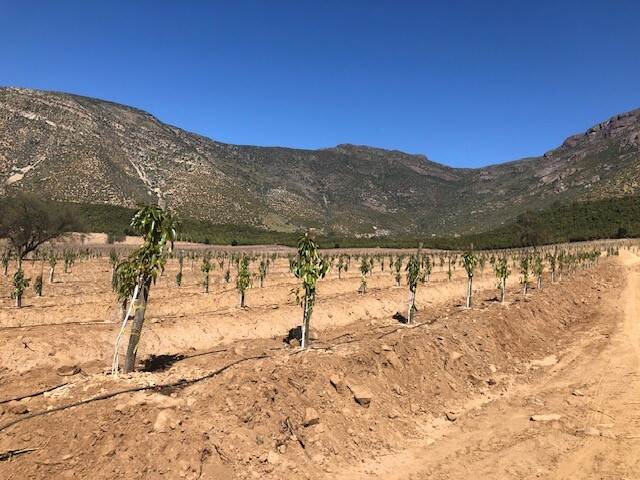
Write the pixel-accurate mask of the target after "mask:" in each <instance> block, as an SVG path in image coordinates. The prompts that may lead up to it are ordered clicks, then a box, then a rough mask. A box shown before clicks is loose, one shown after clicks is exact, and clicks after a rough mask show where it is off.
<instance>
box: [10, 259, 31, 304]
mask: <svg viewBox="0 0 640 480" xmlns="http://www.w3.org/2000/svg"><path fill="white" fill-rule="evenodd" d="M28 286H29V279H28V278H25V276H24V271H23V270H22V268H19V269H18V271H16V273H14V274H13V292H11V298H12V299H14V300H15V301H16V308H22V296H23V295H24V291H25V290H26V289H27V287H28Z"/></svg>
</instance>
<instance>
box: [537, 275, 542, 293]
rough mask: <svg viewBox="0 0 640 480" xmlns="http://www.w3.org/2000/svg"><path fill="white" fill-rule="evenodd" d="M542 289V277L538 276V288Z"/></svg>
mask: <svg viewBox="0 0 640 480" xmlns="http://www.w3.org/2000/svg"><path fill="white" fill-rule="evenodd" d="M540 289H542V277H541V276H540V277H538V290H540Z"/></svg>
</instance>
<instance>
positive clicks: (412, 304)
mask: <svg viewBox="0 0 640 480" xmlns="http://www.w3.org/2000/svg"><path fill="white" fill-rule="evenodd" d="M418 252H420V250H419V249H418ZM419 257H420V253H418V255H411V256H410V257H409V261H408V262H407V266H406V267H405V270H406V271H407V285H408V286H409V292H410V295H409V309H408V312H407V323H413V314H414V312H415V311H416V310H417V308H416V291H417V289H418V282H419V281H420V258H419Z"/></svg>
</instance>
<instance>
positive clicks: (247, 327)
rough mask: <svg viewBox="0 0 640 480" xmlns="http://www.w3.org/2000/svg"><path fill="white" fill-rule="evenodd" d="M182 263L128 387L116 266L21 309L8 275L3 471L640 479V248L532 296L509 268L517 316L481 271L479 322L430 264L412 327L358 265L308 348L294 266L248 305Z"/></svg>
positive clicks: (396, 292)
mask: <svg viewBox="0 0 640 480" xmlns="http://www.w3.org/2000/svg"><path fill="white" fill-rule="evenodd" d="M190 267H191V266H190V264H189V261H188V260H186V261H185V280H184V282H183V286H182V287H181V288H178V287H177V286H176V285H175V281H174V278H175V271H176V270H175V269H176V264H175V262H172V263H171V264H170V266H169V270H168V271H167V273H166V274H165V275H164V277H163V278H162V279H161V280H160V282H159V283H158V285H156V286H154V287H153V289H152V292H151V304H150V308H149V310H148V317H147V318H148V322H147V324H146V326H145V331H144V332H143V338H142V345H141V352H140V358H141V360H142V361H144V363H145V371H142V372H139V373H136V374H132V375H126V376H123V375H121V376H119V377H118V378H112V377H111V376H110V375H105V374H104V370H105V367H107V366H108V365H109V363H110V358H111V355H112V353H113V352H112V348H113V342H114V339H115V335H116V332H117V329H118V324H117V305H116V304H115V302H114V298H113V294H112V293H111V292H110V289H109V282H110V275H111V273H110V269H109V265H108V262H107V261H106V260H90V261H87V262H81V263H80V264H78V265H77V266H76V267H74V268H73V270H72V272H71V273H69V274H64V273H60V274H59V275H57V280H58V281H57V282H56V283H54V284H53V285H48V284H47V285H45V296H44V297H42V298H34V297H33V296H32V291H31V290H30V295H29V296H28V297H27V298H26V299H25V305H26V306H25V308H23V309H21V310H20V311H17V310H16V309H14V308H13V307H12V306H11V301H10V300H9V299H8V298H7V297H8V288H9V287H8V285H7V280H6V279H3V280H2V285H1V286H0V294H1V296H2V303H1V304H0V342H2V345H3V348H2V351H1V352H0V361H1V365H2V370H1V371H0V382H1V385H2V389H1V392H2V393H1V394H0V402H1V403H0V452H9V451H16V454H15V455H14V456H12V457H11V458H10V459H5V460H3V461H0V478H2V479H23V478H83V479H84V478H87V479H89V478H91V479H110V478H124V477H127V478H144V479H146V478H187V479H208V478H211V479H227V478H228V479H232V478H242V479H244V478H249V479H251V478H256V479H258V478H312V479H323V478H327V479H330V478H331V479H333V478H339V479H359V478H385V479H387V478H390V479H415V480H417V479H427V478H429V479H458V478H468V477H472V478H473V477H480V476H483V477H484V478H490V479H512V478H519V479H529V478H553V479H561V478H584V479H593V478H606V479H609V478H616V479H623V478H626V479H637V478H640V473H639V472H640V403H638V402H639V401H640V325H639V324H638V321H639V319H640V310H639V303H638V302H639V299H638V295H639V292H640V259H639V258H638V257H637V256H636V255H635V254H632V253H630V252H628V251H626V250H624V251H621V255H620V256H619V257H611V258H604V259H603V260H602V261H601V262H600V263H599V264H598V265H597V266H596V267H594V268H592V269H588V270H582V271H578V272H577V273H576V274H575V275H574V276H573V277H571V278H568V277H565V278H563V279H562V281H561V282H559V283H557V284H554V285H551V284H550V283H549V279H548V278H546V277H545V280H544V282H543V289H542V290H536V289H533V290H532V291H531V293H530V294H529V295H527V297H526V298H525V297H523V295H522V293H521V292H520V288H519V286H518V285H517V275H516V274H515V273H514V274H512V277H511V278H510V288H509V291H508V296H507V299H508V302H507V304H506V305H500V304H499V302H497V301H496V298H495V297H496V293H497V292H496V289H495V278H494V276H493V274H492V272H490V268H489V266H487V269H486V272H485V273H484V274H482V275H480V276H479V278H478V279H477V281H476V283H475V286H476V292H475V295H476V299H477V301H476V305H475V307H474V308H473V309H472V310H465V309H463V308H461V304H462V302H463V299H464V289H465V280H464V278H463V276H462V272H461V271H460V270H458V271H456V275H455V276H454V280H453V281H452V282H449V281H447V278H446V273H445V272H443V271H441V270H440V269H439V268H437V269H436V270H435V273H434V274H433V275H432V278H431V281H430V282H429V284H428V285H426V286H420V287H419V290H418V306H419V308H420V311H419V315H418V323H417V324H416V325H415V326H406V325H402V324H399V323H398V322H397V321H395V320H393V318H392V316H393V314H394V313H395V312H396V311H398V310H400V311H403V310H404V309H405V308H406V302H407V297H408V292H407V288H406V286H404V281H403V286H401V287H395V286H394V284H395V282H394V280H393V277H392V275H391V274H390V273H389V272H388V271H387V272H380V269H379V266H377V265H376V271H375V273H374V275H373V276H372V277H371V278H370V280H369V292H368V293H367V294H366V295H359V294H358V293H357V288H358V285H359V275H358V274H357V272H356V270H357V265H354V264H353V263H352V266H351V269H350V271H349V272H348V273H347V275H344V277H345V278H343V279H340V280H338V279H337V278H335V277H336V276H337V273H336V272H331V273H330V274H329V278H328V279H325V280H324V281H323V283H322V284H321V285H320V286H319V292H318V293H319V303H318V305H317V307H316V309H315V311H314V317H313V325H314V328H315V330H316V334H317V337H318V338H317V340H316V341H315V342H314V343H313V349H311V350H310V351H307V352H304V353H301V352H299V351H298V350H297V349H292V348H289V347H288V346H286V345H285V344H283V342H282V337H283V336H284V335H285V334H286V332H287V330H288V329H289V328H292V327H294V326H296V325H298V324H299V322H300V317H301V311H300V307H299V306H298V305H296V304H294V302H293V301H292V300H291V299H290V291H291V289H292V288H293V287H294V285H295V282H294V279H293V277H292V276H291V275H290V274H289V273H288V269H287V262H286V260H284V259H282V260H279V261H278V262H277V263H276V265H275V266H274V268H272V270H271V272H270V274H269V276H268V277H267V280H266V283H265V287H264V288H258V287H257V285H256V286H254V288H252V289H251V290H249V292H248V297H247V298H248V303H249V308H248V309H246V310H241V309H238V308H237V296H236V292H235V290H234V289H233V286H232V284H226V283H224V281H223V279H222V272H221V271H220V270H216V271H215V272H214V273H213V274H212V277H211V278H212V285H211V293H210V294H209V295H205V294H203V293H202V292H201V290H202V288H201V286H200V285H199V282H200V279H201V274H200V271H199V264H198V262H197V261H196V263H195V265H194V267H193V270H190ZM29 268H31V269H33V268H35V269H36V270H37V269H39V268H40V267H39V266H33V265H29V266H28V269H29ZM58 269H59V270H60V271H62V268H61V266H59V267H58ZM46 272H47V269H45V277H46ZM27 273H28V276H33V274H32V273H30V271H29V270H27ZM151 354H155V355H161V356H160V357H151ZM69 366H76V367H77V369H79V371H77V373H75V374H73V375H66V374H68V373H74V371H75V370H71V371H67V370H70V369H69V368H64V367H69ZM77 369H76V370H77ZM63 384H64V385H63ZM58 385H61V386H59V387H58V388H54V389H53V390H50V391H47V392H44V393H42V394H40V395H36V396H31V397H28V398H24V399H22V400H19V401H16V400H12V401H6V400H8V399H11V398H14V397H22V396H24V395H27V394H30V393H35V392H38V391H40V390H46V389H50V388H52V387H56V386H58ZM132 390H137V391H132ZM85 400H92V401H89V402H88V403H86V404H81V405H77V406H74V407H71V408H67V407H68V406H70V405H71V404H74V403H75V402H83V401H85ZM56 409H60V410H59V411H55V410H56ZM532 418H533V419H534V420H535V421H534V420H532ZM16 421H17V423H14V422H16ZM31 449H32V450H31ZM23 450H24V451H23Z"/></svg>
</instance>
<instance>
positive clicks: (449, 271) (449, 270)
mask: <svg viewBox="0 0 640 480" xmlns="http://www.w3.org/2000/svg"><path fill="white" fill-rule="evenodd" d="M447 261H448V267H447V280H448V281H449V282H450V281H451V277H453V265H452V263H455V262H456V260H455V258H451V255H449V256H448V257H447Z"/></svg>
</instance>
